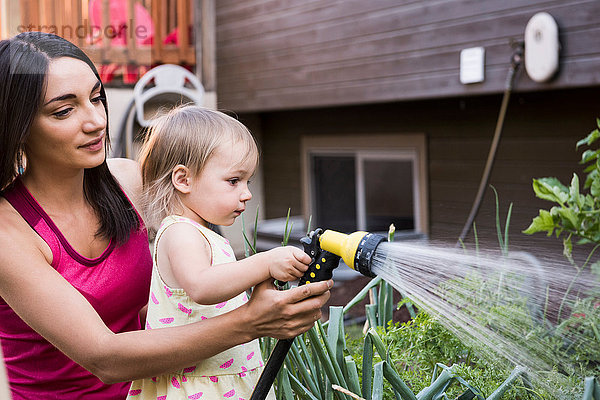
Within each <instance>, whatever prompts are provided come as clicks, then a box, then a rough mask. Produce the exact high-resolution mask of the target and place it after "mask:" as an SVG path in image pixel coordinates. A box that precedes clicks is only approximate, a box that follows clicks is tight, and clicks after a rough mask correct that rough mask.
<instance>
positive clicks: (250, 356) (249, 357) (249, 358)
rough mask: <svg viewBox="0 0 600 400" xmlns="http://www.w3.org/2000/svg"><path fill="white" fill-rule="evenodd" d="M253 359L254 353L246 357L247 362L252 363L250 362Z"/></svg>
mask: <svg viewBox="0 0 600 400" xmlns="http://www.w3.org/2000/svg"><path fill="white" fill-rule="evenodd" d="M252 357H254V352H252V353H250V354H248V355H247V356H246V360H248V361H250V360H251V359H252Z"/></svg>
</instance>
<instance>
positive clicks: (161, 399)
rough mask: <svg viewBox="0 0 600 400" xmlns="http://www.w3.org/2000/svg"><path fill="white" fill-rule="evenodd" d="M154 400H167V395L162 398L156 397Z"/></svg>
mask: <svg viewBox="0 0 600 400" xmlns="http://www.w3.org/2000/svg"><path fill="white" fill-rule="evenodd" d="M156 400H167V395H164V396H158V397H157V398H156Z"/></svg>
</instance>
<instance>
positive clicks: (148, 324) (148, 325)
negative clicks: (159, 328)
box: [146, 321, 152, 329]
mask: <svg viewBox="0 0 600 400" xmlns="http://www.w3.org/2000/svg"><path fill="white" fill-rule="evenodd" d="M146 329H152V327H151V326H150V322H148V321H146Z"/></svg>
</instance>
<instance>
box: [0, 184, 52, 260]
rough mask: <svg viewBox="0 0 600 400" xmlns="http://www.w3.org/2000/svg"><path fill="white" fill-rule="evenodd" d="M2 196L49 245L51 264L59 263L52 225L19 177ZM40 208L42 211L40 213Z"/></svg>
mask: <svg viewBox="0 0 600 400" xmlns="http://www.w3.org/2000/svg"><path fill="white" fill-rule="evenodd" d="M2 196H3V197H4V198H5V199H6V201H8V203H9V204H10V205H11V206H12V207H13V208H14V209H15V210H16V211H17V212H18V213H19V214H20V215H21V217H23V219H24V220H25V222H27V223H28V224H29V226H30V227H31V229H33V230H34V231H35V232H36V233H37V234H38V235H39V236H40V237H41V238H42V239H43V240H44V241H45V242H46V243H47V244H48V246H49V247H50V250H51V251H52V266H53V267H55V268H56V266H57V265H58V264H59V263H60V255H61V251H60V241H59V238H58V237H57V236H56V234H55V232H54V230H53V229H52V226H50V224H48V223H47V221H46V220H45V219H44V216H43V214H45V212H43V210H42V208H41V206H40V205H39V203H38V202H37V201H35V199H34V198H33V196H32V195H31V194H30V193H29V191H28V190H27V188H26V187H25V185H23V182H21V179H19V178H18V177H17V178H16V179H15V180H14V181H13V183H11V185H10V186H9V187H8V188H6V189H5V190H4V191H3V192H2ZM40 210H41V211H42V212H43V214H42V213H40Z"/></svg>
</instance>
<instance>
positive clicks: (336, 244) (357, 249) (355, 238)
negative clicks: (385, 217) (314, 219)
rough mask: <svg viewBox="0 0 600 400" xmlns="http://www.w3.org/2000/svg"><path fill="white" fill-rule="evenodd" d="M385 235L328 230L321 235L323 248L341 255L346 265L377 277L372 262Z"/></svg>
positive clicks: (369, 275) (320, 239) (366, 274)
mask: <svg viewBox="0 0 600 400" xmlns="http://www.w3.org/2000/svg"><path fill="white" fill-rule="evenodd" d="M385 240H386V239H385V237H384V236H381V235H377V234H374V233H369V232H363V231H356V232H354V233H351V234H349V235H347V234H345V233H340V232H336V231H332V230H326V231H325V232H323V233H322V234H321V235H320V237H319V242H320V243H321V248H322V249H323V250H325V251H328V252H331V253H333V254H336V255H338V256H340V257H341V258H342V259H343V260H344V262H345V263H346V265H348V266H349V267H350V268H352V269H354V270H355V271H358V272H360V273H361V274H363V275H365V276H368V277H371V278H373V277H375V274H374V273H373V272H372V271H371V262H372V260H373V254H375V249H377V246H379V244H380V243H381V242H383V241H385Z"/></svg>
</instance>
